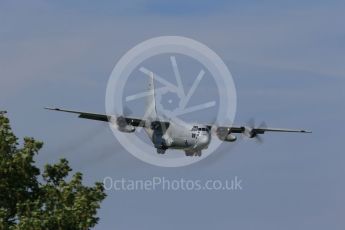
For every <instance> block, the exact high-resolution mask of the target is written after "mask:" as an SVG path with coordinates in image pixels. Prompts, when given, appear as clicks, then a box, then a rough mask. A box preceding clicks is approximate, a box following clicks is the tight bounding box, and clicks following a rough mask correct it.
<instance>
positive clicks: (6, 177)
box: [0, 113, 106, 230]
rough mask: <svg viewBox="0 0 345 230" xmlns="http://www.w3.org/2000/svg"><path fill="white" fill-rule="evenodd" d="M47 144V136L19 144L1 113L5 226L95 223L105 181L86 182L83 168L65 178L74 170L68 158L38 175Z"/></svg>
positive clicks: (0, 216) (0, 193)
mask: <svg viewBox="0 0 345 230" xmlns="http://www.w3.org/2000/svg"><path fill="white" fill-rule="evenodd" d="M42 146H43V143H42V142H39V141H36V140H34V139H33V138H24V144H23V147H22V148H19V146H18V139H17V137H16V136H15V135H14V134H13V132H12V130H11V127H10V124H9V120H8V118H7V117H5V116H4V115H3V114H1V113H0V230H2V229H35V230H36V229H37V230H39V229H64V230H66V229H89V228H91V227H93V226H95V224H97V222H98V219H99V218H98V217H97V210H98V209H99V208H100V202H101V201H102V200H103V199H104V198H105V196H106V195H105V192H104V188H103V185H102V184H101V183H95V185H94V186H93V187H87V186H84V185H83V184H82V174H81V173H75V174H74V175H73V176H72V178H71V180H70V181H66V177H67V176H68V175H69V172H71V171H72V169H71V168H70V167H69V165H68V161H67V160H66V159H61V160H60V162H59V163H57V164H54V165H46V166H45V168H44V172H43V173H42V177H43V178H42V180H39V179H38V177H39V176H40V175H41V173H40V170H39V169H38V168H37V167H36V166H35V165H34V156H35V155H36V154H38V151H39V150H40V149H41V148H42Z"/></svg>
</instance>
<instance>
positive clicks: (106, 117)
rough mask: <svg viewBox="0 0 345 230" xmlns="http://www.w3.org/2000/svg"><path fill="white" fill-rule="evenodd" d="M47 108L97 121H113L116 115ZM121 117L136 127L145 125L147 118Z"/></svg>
mask: <svg viewBox="0 0 345 230" xmlns="http://www.w3.org/2000/svg"><path fill="white" fill-rule="evenodd" d="M45 109H48V110H53V111H59V112H67V113H74V114H78V115H79V116H78V117H79V118H85V119H91V120H97V121H105V122H110V121H112V118H113V117H114V116H111V115H106V114H99V113H88V112H83V111H74V110H66V109H60V108H49V107H46V108H45ZM121 118H122V119H125V122H126V123H127V124H128V125H132V126H135V127H138V126H142V127H143V126H144V125H145V120H142V119H138V118H134V117H121Z"/></svg>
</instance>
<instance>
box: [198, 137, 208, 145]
mask: <svg viewBox="0 0 345 230" xmlns="http://www.w3.org/2000/svg"><path fill="white" fill-rule="evenodd" d="M199 143H200V144H201V145H207V144H208V143H210V137H209V136H208V135H207V136H206V135H205V136H201V137H199Z"/></svg>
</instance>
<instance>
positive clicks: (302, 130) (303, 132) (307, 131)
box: [301, 130, 313, 133]
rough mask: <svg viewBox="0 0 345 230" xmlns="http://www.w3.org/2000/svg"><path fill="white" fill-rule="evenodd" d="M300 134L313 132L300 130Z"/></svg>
mask: <svg viewBox="0 0 345 230" xmlns="http://www.w3.org/2000/svg"><path fill="white" fill-rule="evenodd" d="M301 133H313V132H312V131H309V130H301Z"/></svg>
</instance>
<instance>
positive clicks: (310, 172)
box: [0, 0, 345, 230]
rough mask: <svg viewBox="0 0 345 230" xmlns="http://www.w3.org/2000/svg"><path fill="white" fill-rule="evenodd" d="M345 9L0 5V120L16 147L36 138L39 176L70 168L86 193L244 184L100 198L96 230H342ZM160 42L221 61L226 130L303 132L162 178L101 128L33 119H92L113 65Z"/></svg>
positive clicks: (318, 5)
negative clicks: (182, 42) (193, 46)
mask: <svg viewBox="0 0 345 230" xmlns="http://www.w3.org/2000/svg"><path fill="white" fill-rule="evenodd" d="M344 12H345V3H344V1H307V0H302V1H294V0H293V1H273V0H267V1H256V2H253V1H196V0H192V1H188V2H187V1H182V0H177V1H158V0H146V1H143V0H135V1H98V2H96V1H73V2H71V1H43V0H33V1H6V0H5V1H1V2H0V110H7V111H8V116H9V117H10V119H11V124H12V127H13V130H14V132H15V133H16V134H17V135H18V136H19V137H21V138H22V137H24V136H33V137H35V138H36V139H38V140H42V141H43V142H44V147H43V149H42V151H41V152H40V154H39V155H38V156H37V158H36V160H37V164H38V165H39V166H41V167H42V166H43V165H44V164H45V163H54V162H57V161H58V159H60V158H63V157H64V158H67V159H68V160H69V162H70V164H71V166H72V168H73V169H74V171H81V172H82V173H83V175H84V181H85V183H86V184H88V185H92V184H93V183H94V182H95V181H103V179H104V178H105V177H112V178H115V179H117V178H118V179H120V178H128V179H150V178H152V177H166V178H169V179H178V178H186V179H195V180H198V179H201V180H205V179H220V180H227V179H232V178H234V177H235V176H237V177H239V178H241V180H242V181H243V189H242V190H240V191H130V192H128V191H114V190H110V191H107V195H108V196H107V198H106V199H105V200H104V201H103V203H102V205H101V209H100V210H99V217H100V222H99V224H98V225H97V226H96V227H95V229H111V228H113V229H138V228H141V229H162V228H164V229H177V228H180V229H186V228H188V229H210V228H216V229H228V228H229V227H230V228H231V227H233V228H236V229H250V228H256V229H266V230H267V229H315V230H317V229H325V228H329V229H344V227H345V221H344V218H343V217H344V213H345V198H344V195H343V194H344V193H345V182H344V180H343V176H344V175H345V169H344V163H345V155H344V153H343V130H344V129H345V125H344V124H345V123H344V117H345V108H344V98H345V93H344V86H345V68H344V66H345V30H344V26H343V22H344V21H345V14H344ZM165 35H176V36H185V37H189V38H192V39H195V40H197V41H200V42H202V43H204V44H205V45H207V46H208V47H210V48H211V49H212V50H214V51H215V52H216V53H217V54H218V55H219V56H220V57H221V58H222V59H223V61H224V62H225V63H226V65H227V66H228V68H229V69H230V71H231V73H232V75H233V78H234V81H235V85H236V90H237V113H236V119H235V123H236V124H245V123H246V122H247V121H248V120H250V119H251V118H254V119H255V121H256V122H257V123H260V122H261V121H265V122H266V123H267V124H268V125H269V126H272V127H287V128H306V129H310V130H312V131H313V133H312V134H310V135H298V134H295V135H292V134H265V136H264V137H263V138H264V142H263V144H257V143H256V142H254V141H251V140H242V139H241V140H240V141H239V142H237V143H224V144H222V145H221V147H220V148H219V149H218V150H217V151H216V152H215V153H214V154H212V155H211V156H210V157H208V158H206V159H204V160H202V161H200V162H198V163H196V164H193V165H190V166H186V167H180V168H162V167H157V166H153V165H149V164H146V163H144V162H142V161H140V160H138V159H136V158H134V157H133V156H132V155H130V154H129V153H128V152H126V151H125V150H124V148H123V147H122V146H121V145H120V143H118V141H117V140H116V139H115V138H114V136H113V135H112V132H111V130H110V129H109V127H108V126H107V125H104V124H102V123H100V122H94V121H89V120H83V119H77V118H76V117H75V116H72V115H69V114H61V113H53V112H49V111H45V110H43V107H45V106H61V107H65V108H71V109H77V110H84V111H93V112H99V113H103V112H104V111H105V89H106V86H107V81H108V78H109V76H110V73H111V71H112V69H113V67H114V66H115V64H116V63H117V61H118V60H119V59H120V58H121V57H122V56H123V55H124V54H125V53H126V52H127V51H128V50H129V49H131V48H132V47H133V46H135V45H136V44H138V43H140V42H142V41H144V40H147V39H149V38H152V37H156V36H165ZM162 71H164V69H163V70H162ZM167 71H168V70H167Z"/></svg>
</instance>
